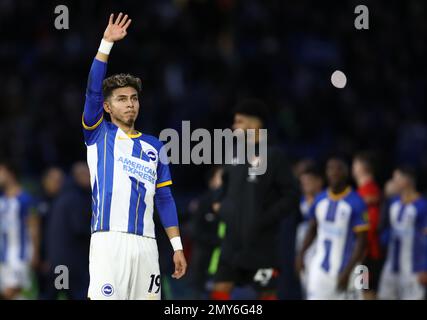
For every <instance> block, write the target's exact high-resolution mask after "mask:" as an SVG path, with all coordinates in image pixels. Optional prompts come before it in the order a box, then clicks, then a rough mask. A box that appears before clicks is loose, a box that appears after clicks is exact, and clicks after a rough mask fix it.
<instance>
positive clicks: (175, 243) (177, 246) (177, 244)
mask: <svg viewBox="0 0 427 320" xmlns="http://www.w3.org/2000/svg"><path fill="white" fill-rule="evenodd" d="M170 242H171V245H172V248H173V251H178V250H182V249H183V248H182V243H181V237H173V238H172V239H170Z"/></svg>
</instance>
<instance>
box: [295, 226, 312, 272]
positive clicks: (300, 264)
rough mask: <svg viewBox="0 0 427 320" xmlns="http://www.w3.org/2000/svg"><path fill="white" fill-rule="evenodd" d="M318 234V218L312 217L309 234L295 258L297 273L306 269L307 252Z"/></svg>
mask: <svg viewBox="0 0 427 320" xmlns="http://www.w3.org/2000/svg"><path fill="white" fill-rule="evenodd" d="M316 235H317V221H316V218H311V219H310V221H309V222H308V229H307V234H306V236H305V238H304V241H303V244H302V247H301V250H300V252H299V253H298V254H297V256H296V258H295V269H296V271H297V273H300V272H302V271H303V270H304V268H305V266H304V256H305V253H306V251H307V250H308V248H310V246H311V244H312V243H313V241H314V239H316Z"/></svg>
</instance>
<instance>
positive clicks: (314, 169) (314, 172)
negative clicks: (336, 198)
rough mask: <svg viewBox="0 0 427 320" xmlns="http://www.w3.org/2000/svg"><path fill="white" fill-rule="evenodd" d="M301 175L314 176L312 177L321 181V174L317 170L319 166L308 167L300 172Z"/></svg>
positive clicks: (320, 171) (311, 165) (319, 170)
mask: <svg viewBox="0 0 427 320" xmlns="http://www.w3.org/2000/svg"><path fill="white" fill-rule="evenodd" d="M303 174H307V175H310V176H314V177H317V178H320V179H323V172H322V170H321V169H320V168H319V166H317V164H310V165H308V166H307V167H306V168H304V170H302V172H301V175H303Z"/></svg>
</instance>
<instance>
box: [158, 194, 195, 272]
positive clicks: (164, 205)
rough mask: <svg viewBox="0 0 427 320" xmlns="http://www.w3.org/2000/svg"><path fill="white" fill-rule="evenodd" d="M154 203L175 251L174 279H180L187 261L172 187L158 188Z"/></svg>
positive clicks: (185, 269) (185, 268)
mask: <svg viewBox="0 0 427 320" xmlns="http://www.w3.org/2000/svg"><path fill="white" fill-rule="evenodd" d="M154 203H155V205H156V208H157V211H158V213H159V216H160V221H161V222H162V225H163V227H164V228H165V231H166V234H167V235H168V238H169V240H170V242H171V245H172V247H173V250H174V255H173V262H174V264H175V271H174V273H173V275H172V277H173V278H176V279H180V278H181V277H183V276H184V275H185V273H186V271H187V261H186V260H185V256H184V251H183V246H182V242H181V236H180V232H179V226H178V213H177V210H176V205H175V200H174V198H173V196H172V191H171V189H170V187H168V186H163V187H159V188H157V190H156V194H155V196H154Z"/></svg>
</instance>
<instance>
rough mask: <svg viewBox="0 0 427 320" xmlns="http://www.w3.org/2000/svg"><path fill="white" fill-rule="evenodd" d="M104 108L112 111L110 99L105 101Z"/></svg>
mask: <svg viewBox="0 0 427 320" xmlns="http://www.w3.org/2000/svg"><path fill="white" fill-rule="evenodd" d="M104 110H105V112H107V113H111V106H110V103H109V102H108V101H104Z"/></svg>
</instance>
